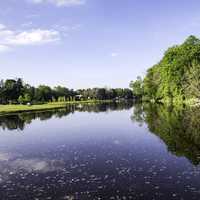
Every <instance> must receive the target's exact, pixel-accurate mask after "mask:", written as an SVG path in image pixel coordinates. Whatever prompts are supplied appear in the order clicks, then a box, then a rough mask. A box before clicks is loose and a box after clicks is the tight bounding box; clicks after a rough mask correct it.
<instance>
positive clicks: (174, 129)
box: [0, 102, 200, 200]
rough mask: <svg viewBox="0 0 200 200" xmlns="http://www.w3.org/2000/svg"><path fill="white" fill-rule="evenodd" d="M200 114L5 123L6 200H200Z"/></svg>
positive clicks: (153, 109)
mask: <svg viewBox="0 0 200 200" xmlns="http://www.w3.org/2000/svg"><path fill="white" fill-rule="evenodd" d="M199 111H200V110H199V109H197V108H195V109H192V108H190V109H189V108H172V107H163V106H160V105H150V104H144V105H139V104H136V105H133V103H132V102H130V103H126V104H98V105H88V104H85V105H82V106H81V105H69V106H67V107H66V108H65V109H60V110H52V111H47V112H40V113H23V114H22V113H21V114H18V115H9V116H4V117H3V116H1V117H0V127H1V129H0V199H1V200H11V199H12V200H29V199H30V200H43V199H53V200H54V199H55V200H61V199H69V200H76V199H77V200H79V199H80V200H90V199H91V200H96V199H97V200H101V199H105V200H109V199H113V200H114V199H117V200H118V199H122V200H127V199H144V200H148V199H149V200H151V199H159V200H160V199H161V200H162V199H163V200H165V199H170V200H171V199H179V200H180V199H186V200H188V199H200V166H199V163H200V133H199V131H200V121H199V119H200V118H199V115H200V114H199V113H200V112H199Z"/></svg>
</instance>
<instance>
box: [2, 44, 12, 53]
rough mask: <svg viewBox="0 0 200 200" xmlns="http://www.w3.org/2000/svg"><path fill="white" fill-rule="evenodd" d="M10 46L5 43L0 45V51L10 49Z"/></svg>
mask: <svg viewBox="0 0 200 200" xmlns="http://www.w3.org/2000/svg"><path fill="white" fill-rule="evenodd" d="M10 50H11V48H10V47H8V46H6V45H0V53H1V52H7V51H10Z"/></svg>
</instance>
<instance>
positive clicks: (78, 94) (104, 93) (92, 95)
mask: <svg viewBox="0 0 200 200" xmlns="http://www.w3.org/2000/svg"><path fill="white" fill-rule="evenodd" d="M132 97H133V93H132V91H131V90H130V89H126V88H125V89H122V88H116V89H111V88H92V89H80V90H73V89H68V88H66V87H62V86H57V87H54V88H51V87H49V86H46V85H40V86H38V87H33V86H31V85H29V84H27V83H24V82H23V81H22V79H20V78H18V79H7V80H5V81H4V80H1V82H0V104H26V103H33V104H38V103H45V102H57V101H59V102H62V101H75V100H90V99H91V100H107V99H118V98H125V99H131V98H132Z"/></svg>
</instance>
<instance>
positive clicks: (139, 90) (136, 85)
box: [130, 76, 143, 98]
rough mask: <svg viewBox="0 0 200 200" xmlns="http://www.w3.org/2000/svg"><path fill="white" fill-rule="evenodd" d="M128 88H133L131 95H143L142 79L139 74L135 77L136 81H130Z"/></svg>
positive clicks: (139, 96)
mask: <svg viewBox="0 0 200 200" xmlns="http://www.w3.org/2000/svg"><path fill="white" fill-rule="evenodd" d="M130 88H132V90H133V96H134V97H137V98H141V97H142V95H143V81H142V78H141V77H140V76H138V77H137V80H136V81H131V83H130Z"/></svg>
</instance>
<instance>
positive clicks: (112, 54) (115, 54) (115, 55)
mask: <svg viewBox="0 0 200 200" xmlns="http://www.w3.org/2000/svg"><path fill="white" fill-rule="evenodd" d="M118 55H119V54H118V53H117V52H112V53H111V56H112V57H117V56H118Z"/></svg>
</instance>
